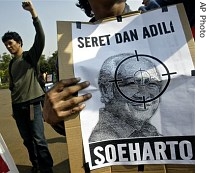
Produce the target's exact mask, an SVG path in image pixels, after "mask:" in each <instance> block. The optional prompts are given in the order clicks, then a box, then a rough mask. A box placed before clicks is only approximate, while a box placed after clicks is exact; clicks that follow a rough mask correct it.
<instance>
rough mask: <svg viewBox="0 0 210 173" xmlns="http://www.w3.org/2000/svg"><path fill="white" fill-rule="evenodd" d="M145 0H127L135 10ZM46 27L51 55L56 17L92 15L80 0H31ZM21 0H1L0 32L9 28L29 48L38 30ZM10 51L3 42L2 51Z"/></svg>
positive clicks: (47, 52)
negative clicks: (85, 10)
mask: <svg viewBox="0 0 210 173" xmlns="http://www.w3.org/2000/svg"><path fill="white" fill-rule="evenodd" d="M141 2H142V0H127V3H128V4H129V5H130V8H131V9H132V10H134V11H135V10H137V9H138V7H139V6H141V5H142V4H141ZM32 3H33V5H34V7H35V8H36V11H37V13H38V16H39V18H40V19H41V22H42V26H43V29H44V31H45V39H46V41H45V48H44V51H43V54H44V55H45V56H46V57H49V56H51V55H52V53H54V52H55V51H56V50H57V27H56V21H85V22H87V21H88V20H89V18H88V17H87V16H86V15H85V13H84V12H83V11H82V10H80V9H79V8H78V7H76V5H75V3H77V0H32ZM21 5H22V0H0V36H1V37H2V36H3V35H4V33H5V32H7V31H15V32H17V33H19V34H20V36H21V37H22V40H23V49H24V50H28V49H30V47H31V46H32V44H33V41H34V36H35V30H34V27H33V24H32V19H31V14H30V13H29V12H28V11H25V10H24V9H23V8H22V6H21ZM5 52H6V53H9V52H8V51H7V49H6V48H5V46H4V44H3V43H2V41H1V43H0V55H2V54H3V53H5Z"/></svg>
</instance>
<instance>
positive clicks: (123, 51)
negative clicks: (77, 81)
mask: <svg viewBox="0 0 210 173" xmlns="http://www.w3.org/2000/svg"><path fill="white" fill-rule="evenodd" d="M167 10H168V11H165V12H163V11H162V9H157V10H154V11H151V12H148V13H144V14H141V15H133V16H130V17H122V18H121V17H118V18H117V19H116V20H112V21H108V22H103V23H100V24H85V23H81V24H80V25H79V24H78V23H72V45H73V62H74V74H75V77H81V78H82V80H88V81H90V83H91V85H90V87H88V89H86V90H84V93H87V92H90V93H92V95H93V97H92V98H91V99H90V100H88V101H87V102H86V108H85V109H84V110H83V111H82V112H81V113H80V118H81V130H82V137H83V145H84V152H85V159H86V163H88V164H89V167H90V169H96V168H100V167H104V166H110V165H138V164H194V160H195V155H194V153H195V151H194V150H195V144H194V139H195V136H194V135H195V127H194V124H195V122H194V120H195V115H194V106H195V105H194V89H195V86H194V80H195V79H194V75H193V74H194V65H193V62H192V57H191V54H190V51H189V47H188V44H187V40H186V37H185V35H184V31H183V27H182V25H181V22H180V18H179V14H178V11H177V7H176V6H170V7H168V9H167ZM186 22H187V21H186ZM80 94H83V93H82V92H81V93H79V95H80Z"/></svg>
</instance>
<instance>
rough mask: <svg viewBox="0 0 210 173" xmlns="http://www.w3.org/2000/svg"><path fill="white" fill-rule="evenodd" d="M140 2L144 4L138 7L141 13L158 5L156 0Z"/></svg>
mask: <svg viewBox="0 0 210 173" xmlns="http://www.w3.org/2000/svg"><path fill="white" fill-rule="evenodd" d="M142 4H144V5H143V6H140V7H139V9H138V10H139V11H141V12H142V13H143V12H146V11H149V10H152V9H155V8H159V7H160V5H159V4H158V2H157V1H156V0H143V2H142Z"/></svg>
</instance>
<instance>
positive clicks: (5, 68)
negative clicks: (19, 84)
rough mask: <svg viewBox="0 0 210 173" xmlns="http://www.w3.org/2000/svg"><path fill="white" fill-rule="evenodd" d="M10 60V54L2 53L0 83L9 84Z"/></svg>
mask: <svg viewBox="0 0 210 173" xmlns="http://www.w3.org/2000/svg"><path fill="white" fill-rule="evenodd" d="M11 59H12V57H11V55H10V54H7V53H3V55H2V56H1V60H0V77H1V82H2V83H9V62H10V60H11Z"/></svg>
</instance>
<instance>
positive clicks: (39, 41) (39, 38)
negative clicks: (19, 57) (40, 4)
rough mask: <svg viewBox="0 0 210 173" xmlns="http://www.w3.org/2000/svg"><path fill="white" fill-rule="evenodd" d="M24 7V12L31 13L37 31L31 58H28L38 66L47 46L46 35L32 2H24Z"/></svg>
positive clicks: (30, 53)
mask: <svg viewBox="0 0 210 173" xmlns="http://www.w3.org/2000/svg"><path fill="white" fill-rule="evenodd" d="M22 7H23V9H24V10H26V11H29V12H30V13H31V16H32V19H33V24H34V27H35V30H36V35H35V39H34V43H33V46H32V47H31V48H30V50H29V51H28V53H29V56H27V57H31V58H32V59H30V61H32V63H33V65H34V66H36V64H37V62H38V61H39V58H40V57H41V55H42V52H43V49H44V46H45V34H44V30H43V28H42V25H41V21H40V20H39V18H38V14H37V12H36V9H35V8H34V6H33V4H32V2H31V1H24V2H22Z"/></svg>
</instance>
